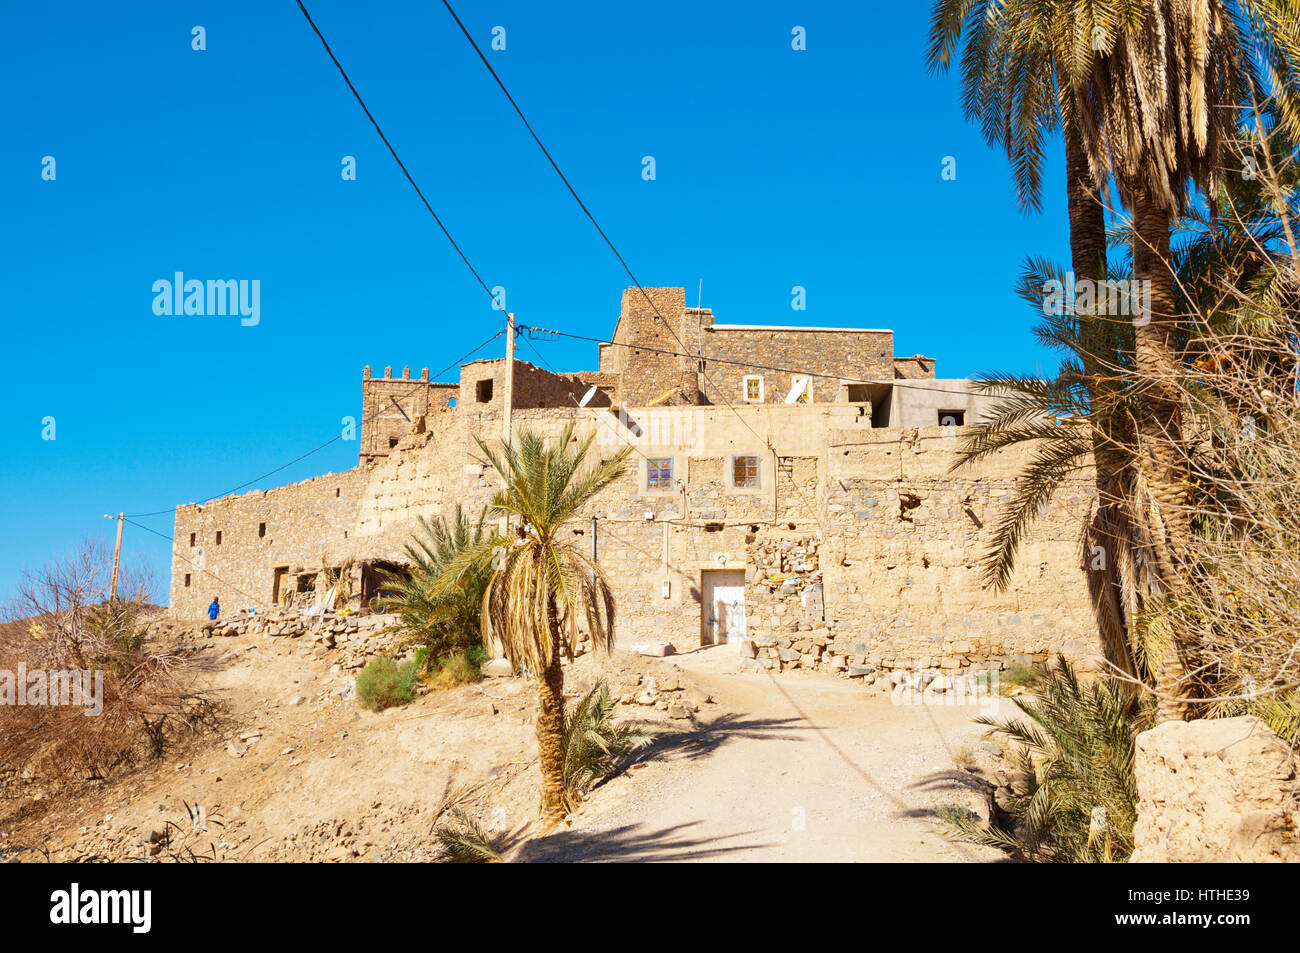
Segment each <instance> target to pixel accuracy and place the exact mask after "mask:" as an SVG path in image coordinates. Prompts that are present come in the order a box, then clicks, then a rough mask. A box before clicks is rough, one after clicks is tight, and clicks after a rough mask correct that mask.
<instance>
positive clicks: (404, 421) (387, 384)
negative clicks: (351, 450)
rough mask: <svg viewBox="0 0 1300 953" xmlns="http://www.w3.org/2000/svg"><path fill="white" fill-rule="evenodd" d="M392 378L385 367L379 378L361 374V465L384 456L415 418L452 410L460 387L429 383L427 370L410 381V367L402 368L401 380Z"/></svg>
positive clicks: (366, 371) (367, 372)
mask: <svg viewBox="0 0 1300 953" xmlns="http://www.w3.org/2000/svg"><path fill="white" fill-rule="evenodd" d="M392 375H393V369H392V368H391V367H385V368H384V376H383V377H382V378H372V377H371V376H370V368H369V367H367V368H365V369H364V370H363V371H362V372H361V421H360V427H361V447H360V450H359V452H358V457H359V462H361V463H368V462H372V461H374V460H376V459H379V458H382V457H385V456H387V455H388V452H389V450H391V449H392V447H393V445H394V444H395V443H396V442H397V441H398V440H400V439H401V438H402V437H403V436H404V435H405V434H406V433H407V432H408V431H409V430H410V429H411V426H412V424H413V423H414V422H415V421H416V420H417V419H418V418H420V417H426V418H430V417H434V416H437V415H439V414H443V413H447V412H450V411H454V410H455V406H454V399H455V398H456V397H457V396H458V395H459V393H460V385H458V384H451V383H445V384H444V383H431V382H430V381H429V369H428V368H427V367H426V368H423V369H421V371H420V379H419V380H411V369H410V368H409V367H404V368H402V376H401V377H398V378H394V377H393V376H392Z"/></svg>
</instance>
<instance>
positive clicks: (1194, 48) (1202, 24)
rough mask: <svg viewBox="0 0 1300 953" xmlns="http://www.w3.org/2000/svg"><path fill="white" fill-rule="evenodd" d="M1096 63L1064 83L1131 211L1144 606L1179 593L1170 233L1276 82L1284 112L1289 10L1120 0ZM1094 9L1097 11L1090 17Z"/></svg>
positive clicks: (1164, 709) (1089, 146) (1185, 679)
mask: <svg viewBox="0 0 1300 953" xmlns="http://www.w3.org/2000/svg"><path fill="white" fill-rule="evenodd" d="M1109 6H1110V9H1109V10H1108V11H1106V12H1107V13H1108V16H1107V17H1106V20H1105V22H1104V23H1102V24H1100V26H1101V34H1100V42H1099V44H1098V46H1099V50H1098V54H1097V55H1096V56H1095V57H1093V58H1092V60H1091V64H1090V69H1089V70H1087V71H1086V73H1083V72H1081V73H1078V74H1076V75H1075V76H1074V77H1073V87H1074V88H1073V92H1074V97H1075V100H1076V106H1075V111H1076V114H1077V115H1079V116H1081V117H1085V118H1086V120H1087V121H1084V122H1080V123H1079V131H1080V136H1081V141H1082V144H1083V147H1084V151H1085V153H1086V154H1087V157H1088V162H1089V165H1090V167H1091V168H1092V171H1093V175H1094V177H1095V178H1096V179H1097V180H1098V181H1104V180H1106V179H1109V180H1111V181H1113V182H1114V183H1115V187H1116V191H1117V193H1118V195H1119V199H1120V202H1121V204H1122V205H1123V206H1124V207H1125V208H1127V209H1129V210H1130V211H1131V213H1132V232H1133V245H1132V256H1131V257H1132V265H1133V276H1134V278H1135V279H1137V280H1138V281H1139V282H1140V283H1141V286H1142V287H1143V288H1144V289H1149V295H1146V297H1147V298H1148V300H1149V305H1148V306H1147V307H1148V309H1149V310H1148V313H1147V314H1144V315H1142V317H1141V319H1140V320H1138V321H1136V322H1135V323H1136V324H1137V328H1136V340H1135V372H1136V373H1135V380H1136V384H1137V396H1138V403H1139V407H1138V415H1137V450H1138V454H1139V459H1140V466H1139V470H1138V472H1137V474H1136V483H1137V486H1136V489H1137V491H1138V494H1139V500H1138V501H1137V505H1135V507H1134V511H1133V512H1134V516H1135V518H1136V519H1137V520H1138V521H1139V522H1140V523H1141V534H1142V536H1143V540H1144V544H1145V545H1146V546H1147V547H1148V548H1149V551H1150V554H1151V559H1152V561H1153V563H1154V564H1155V566H1156V567H1157V572H1156V574H1155V576H1154V577H1153V579H1154V581H1155V583H1156V590H1155V591H1154V592H1153V596H1156V597H1158V596H1161V595H1171V594H1174V593H1175V592H1176V590H1177V587H1178V586H1179V585H1182V584H1184V582H1185V579H1184V576H1185V566H1184V565H1183V563H1184V561H1185V559H1186V555H1185V552H1186V548H1187V545H1188V542H1189V528H1190V523H1189V507H1188V493H1189V490H1190V486H1191V484H1190V480H1189V477H1188V464H1187V453H1186V448H1185V446H1184V439H1183V430H1184V423H1183V419H1182V404H1181V401H1180V395H1179V388H1178V375H1179V374H1180V362H1181V359H1182V355H1181V354H1180V353H1179V349H1178V347H1177V335H1178V332H1179V320H1178V307H1177V294H1176V283H1175V274H1174V261H1173V256H1172V254H1171V248H1170V246H1171V232H1172V225H1173V222H1174V220H1175V218H1177V217H1178V216H1181V215H1185V214H1186V213H1188V212H1189V211H1190V209H1191V207H1192V190H1193V187H1195V188H1196V189H1198V190H1199V191H1200V192H1201V193H1202V194H1204V195H1206V196H1207V197H1208V198H1210V199H1211V200H1214V199H1215V198H1216V197H1217V196H1216V194H1215V189H1214V188H1213V185H1214V180H1215V177H1216V175H1217V174H1218V171H1219V169H1220V167H1221V165H1222V163H1223V159H1224V156H1225V148H1224V147H1225V144H1226V143H1227V142H1228V141H1229V140H1230V139H1231V138H1232V136H1233V134H1234V131H1235V129H1236V127H1237V124H1238V122H1239V120H1240V118H1241V112H1240V111H1241V109H1242V107H1243V106H1246V105H1248V104H1250V103H1252V102H1253V101H1254V100H1255V98H1256V97H1257V96H1258V95H1260V93H1261V91H1262V90H1265V89H1266V88H1268V86H1267V85H1266V84H1265V83H1264V82H1263V81H1262V80H1261V77H1260V75H1259V64H1261V63H1264V64H1268V66H1269V68H1270V70H1271V71H1272V72H1273V73H1274V75H1275V77H1276V79H1277V80H1278V81H1279V83H1280V85H1278V86H1277V88H1276V90H1275V91H1276V92H1278V93H1279V94H1280V96H1279V98H1278V99H1277V100H1276V102H1277V103H1278V108H1279V110H1280V111H1281V113H1282V114H1283V115H1284V116H1290V117H1293V116H1294V114H1295V113H1294V108H1293V107H1294V104H1293V100H1292V93H1291V91H1289V90H1288V89H1287V88H1286V82H1287V80H1288V79H1289V78H1290V76H1291V74H1292V71H1293V64H1294V63H1296V62H1297V51H1298V50H1300V47H1298V46H1297V43H1296V37H1297V33H1296V27H1295V25H1294V22H1293V21H1294V18H1295V13H1294V11H1292V10H1291V9H1290V8H1291V7H1293V6H1294V4H1293V3H1292V2H1290V0H1237V2H1229V0H1195V2H1183V0H1140V2H1139V0H1129V2H1128V3H1114V4H1110V5H1109ZM1098 9H1100V6H1099V7H1098ZM1194 665H1195V647H1194V646H1187V645H1179V644H1173V645H1171V646H1169V647H1168V649H1167V650H1166V651H1165V652H1164V653H1163V659H1162V660H1161V665H1160V669H1159V672H1158V673H1157V678H1156V681H1157V689H1158V692H1159V694H1160V696H1161V704H1160V709H1159V718H1160V720H1161V721H1165V720H1170V719H1172V718H1178V717H1184V716H1185V714H1186V711H1185V706H1183V705H1182V704H1181V703H1180V701H1179V698H1180V697H1183V696H1186V694H1187V693H1189V692H1190V691H1191V690H1192V688H1193V686H1192V685H1191V676H1190V675H1189V672H1191V671H1192V670H1193V667H1194Z"/></svg>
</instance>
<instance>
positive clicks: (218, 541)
mask: <svg viewBox="0 0 1300 953" xmlns="http://www.w3.org/2000/svg"><path fill="white" fill-rule="evenodd" d="M217 545H218V546H220V545H221V530H217Z"/></svg>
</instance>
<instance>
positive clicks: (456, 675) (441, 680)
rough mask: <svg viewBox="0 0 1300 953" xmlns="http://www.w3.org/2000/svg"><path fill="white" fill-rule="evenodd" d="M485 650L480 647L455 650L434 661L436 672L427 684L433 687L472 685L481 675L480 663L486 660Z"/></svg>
mask: <svg viewBox="0 0 1300 953" xmlns="http://www.w3.org/2000/svg"><path fill="white" fill-rule="evenodd" d="M486 655H487V652H486V651H484V650H483V649H482V648H480V649H479V650H478V651H477V652H476V651H474V650H472V649H471V650H470V651H467V652H455V653H453V654H451V655H447V656H444V657H443V658H440V659H438V660H437V662H436V663H434V667H435V668H436V674H434V676H433V677H432V678H431V679H430V681H429V684H430V685H432V686H433V688H435V689H444V688H455V687H456V686H457V685H472V684H473V683H474V682H477V681H478V680H479V679H481V678H482V677H483V672H482V670H481V669H482V665H483V663H484V662H485V661H487V659H486V657H485V656H486Z"/></svg>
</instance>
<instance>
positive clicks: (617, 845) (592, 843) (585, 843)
mask: <svg viewBox="0 0 1300 953" xmlns="http://www.w3.org/2000/svg"><path fill="white" fill-rule="evenodd" d="M698 823H699V822H698V821H692V822H691V823H690V824H678V825H676V826H674V827H667V828H664V829H663V830H658V831H654V830H649V829H647V828H645V827H644V826H643V825H641V824H626V825H624V826H623V827H616V828H614V829H613V830H610V831H560V832H559V833H556V834H552V835H550V836H549V837H541V838H538V839H537V840H531V841H529V842H528V843H526V844H524V846H523V847H521V848H520V849H519V853H518V854H516V855H515V856H514V858H512V859H513V861H514V862H515V863H530V864H544V863H573V862H585V863H601V862H606V861H619V862H622V863H652V862H655V861H665V860H676V861H682V860H702V859H704V858H707V857H719V856H722V855H725V854H730V853H732V852H733V851H738V850H752V849H753V848H755V847H768V846H771V845H768V844H754V843H751V842H749V841H745V842H743V843H730V844H723V843H722V842H723V841H734V840H735V839H736V838H738V837H745V836H746V834H750V833H753V832H752V831H743V832H740V833H736V834H729V835H727V836H726V837H718V836H716V835H715V836H711V837H707V838H699V837H691V836H690V835H689V833H688V831H689V828H691V827H694V826H695V825H696V824H698Z"/></svg>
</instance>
